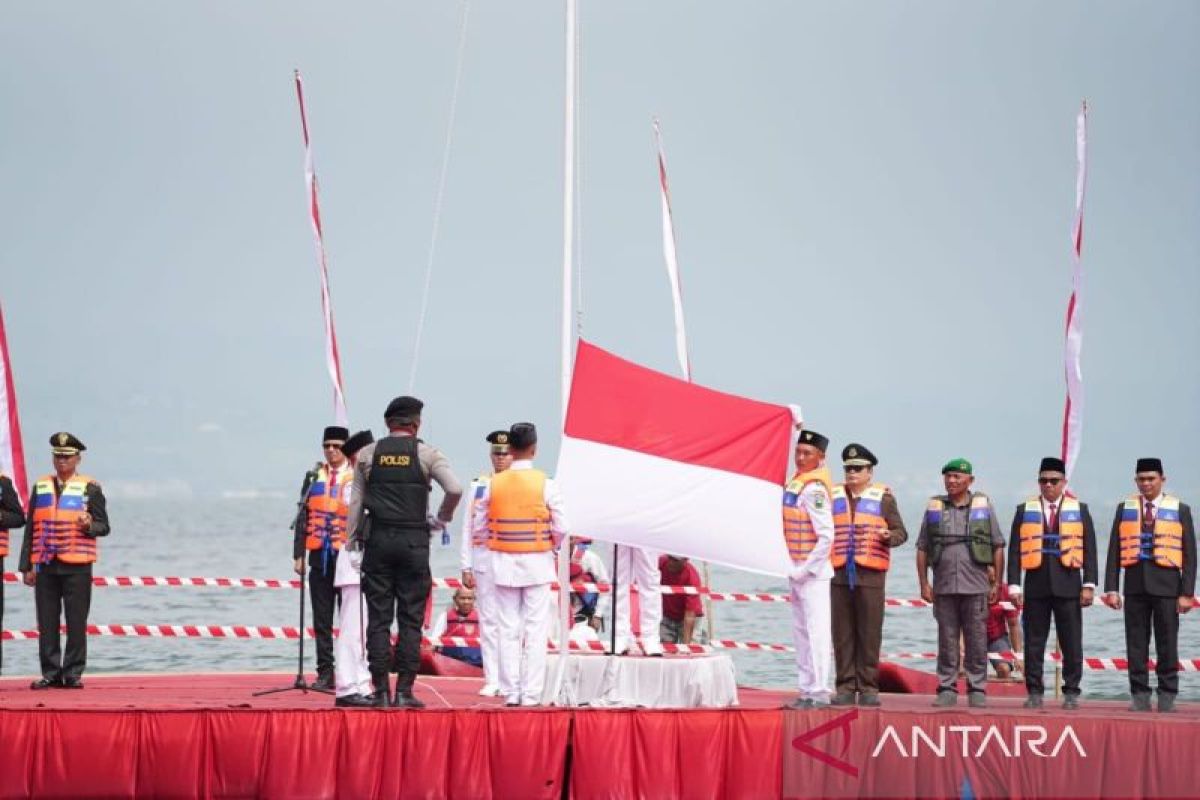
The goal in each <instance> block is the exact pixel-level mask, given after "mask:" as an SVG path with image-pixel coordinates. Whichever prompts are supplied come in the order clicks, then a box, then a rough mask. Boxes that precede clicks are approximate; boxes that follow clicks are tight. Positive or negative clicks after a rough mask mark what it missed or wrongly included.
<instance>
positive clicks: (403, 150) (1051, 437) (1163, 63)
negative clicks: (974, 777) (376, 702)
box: [0, 0, 1200, 505]
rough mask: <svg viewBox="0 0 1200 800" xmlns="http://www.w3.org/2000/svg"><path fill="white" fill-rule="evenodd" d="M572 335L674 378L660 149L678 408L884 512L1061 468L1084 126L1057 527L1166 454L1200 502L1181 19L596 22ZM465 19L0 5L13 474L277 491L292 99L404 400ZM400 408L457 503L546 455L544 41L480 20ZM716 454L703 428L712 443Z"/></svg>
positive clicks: (860, 11)
mask: <svg viewBox="0 0 1200 800" xmlns="http://www.w3.org/2000/svg"><path fill="white" fill-rule="evenodd" d="M581 5H582V6H583V10H582V22H583V48H584V51H583V52H584V56H583V62H584V63H583V97H582V104H583V105H582V108H583V111H582V142H583V148H582V170H583V177H582V184H583V188H582V199H581V202H582V212H581V213H582V231H581V235H582V242H583V244H582V249H583V273H584V290H583V297H584V315H583V327H584V335H585V336H586V337H588V338H589V339H590V340H592V341H593V342H595V343H597V344H599V345H601V346H603V347H606V348H609V349H611V350H614V351H616V352H617V353H619V354H621V355H623V356H626V357H629V358H632V359H634V360H637V361H639V362H641V363H644V364H647V365H649V366H653V367H657V368H660V369H663V370H667V371H674V370H675V369H676V366H675V359H674V350H673V347H674V345H673V338H672V317H671V305H670V294H669V290H668V285H667V281H666V277H665V273H664V269H663V265H662V255H661V243H660V238H659V237H660V234H659V218H658V198H657V195H656V173H655V170H654V161H653V158H654V153H653V143H652V138H651V128H650V122H651V118H652V116H653V115H658V116H659V117H660V118H661V119H662V124H663V129H664V133H665V137H666V143H667V152H668V159H669V166H670V170H671V180H672V189H673V193H674V198H673V199H674V204H675V214H676V222H677V226H678V238H679V252H680V259H681V267H682V271H683V277H684V287H685V302H686V310H687V319H688V324H689V332H690V335H691V349H692V361H693V365H694V371H695V378H696V380H698V381H700V382H702V383H705V384H707V385H710V386H713V387H715V388H718V389H722V390H725V391H730V392H735V393H739V394H745V395H748V396H752V397H755V398H759V399H763V400H769V401H774V402H799V403H801V404H802V405H803V406H804V408H805V411H806V415H807V417H808V420H809V424H810V426H811V427H813V428H814V429H817V430H820V431H822V432H824V433H826V434H828V435H829V436H831V437H832V438H833V440H834V443H835V447H837V448H840V447H841V445H842V444H844V443H846V442H847V441H848V440H851V439H855V440H858V441H861V442H863V443H865V444H867V445H868V446H870V447H871V448H872V449H874V450H875V452H876V453H877V454H878V455H879V456H880V458H881V459H882V462H883V463H882V465H881V468H880V470H879V472H878V475H879V477H880V478H882V479H884V480H888V481H891V482H893V483H897V484H898V485H900V486H901V487H903V488H905V489H906V490H907V491H922V492H923V491H927V490H928V491H933V490H935V489H937V488H938V486H939V485H940V481H939V479H938V469H939V467H940V465H941V464H942V463H943V462H944V461H945V460H947V459H948V458H950V457H953V456H957V455H965V456H967V457H969V458H971V459H973V460H974V461H975V462H976V465H977V470H978V472H979V473H980V481H979V486H980V487H981V488H984V489H989V490H991V491H992V492H993V493H994V494H996V495H997V496H998V498H999V499H1003V500H1005V501H1006V502H1007V501H1009V500H1013V501H1015V500H1016V498H1017V495H1018V494H1019V493H1021V492H1024V491H1026V490H1032V488H1033V484H1032V480H1031V478H1032V477H1033V475H1034V472H1035V470H1036V466H1037V460H1038V458H1039V457H1040V456H1042V455H1045V454H1050V453H1054V452H1056V451H1057V449H1058V437H1059V430H1060V424H1061V413H1062V395H1063V379H1062V355H1061V351H1062V327H1063V311H1064V306H1065V303H1066V298H1067V293H1068V290H1069V275H1070V249H1069V231H1070V224H1071V218H1072V214H1073V204H1074V177H1075V160H1074V125H1075V115H1076V112H1077V109H1078V106H1079V102H1080V100H1081V99H1082V98H1084V97H1086V98H1087V100H1088V102H1089V105H1090V108H1091V115H1090V126H1091V127H1090V133H1091V136H1090V141H1091V172H1090V185H1089V196H1088V205H1087V225H1086V233H1085V242H1084V258H1085V264H1086V270H1087V285H1086V291H1085V298H1084V300H1085V304H1086V319H1085V321H1084V325H1085V343H1084V369H1085V380H1086V385H1087V391H1088V400H1087V407H1086V411H1085V441H1084V449H1083V455H1082V459H1081V462H1080V464H1079V468H1078V471H1077V485H1078V488H1079V491H1080V492H1081V493H1082V494H1083V495H1084V496H1085V499H1086V498H1089V497H1095V500H1094V502H1097V503H1100V502H1103V503H1105V504H1106V505H1107V504H1108V503H1110V502H1111V501H1112V500H1115V498H1116V495H1118V494H1120V493H1122V492H1125V491H1127V490H1129V489H1130V488H1131V482H1130V480H1129V477H1130V475H1131V472H1132V464H1133V460H1134V459H1135V458H1136V457H1138V456H1141V455H1150V454H1156V455H1160V456H1162V457H1163V458H1164V460H1165V461H1166V464H1167V470H1168V475H1169V477H1170V479H1171V482H1172V485H1173V486H1174V487H1175V489H1176V490H1178V491H1179V492H1180V493H1181V494H1183V495H1184V496H1185V499H1187V497H1188V495H1189V494H1191V495H1192V497H1191V499H1192V500H1193V501H1196V502H1200V459H1198V458H1197V456H1196V454H1195V452H1194V448H1195V446H1196V444H1197V442H1198V441H1200V424H1198V422H1197V414H1196V408H1197V401H1198V400H1200V390H1198V387H1200V383H1198V379H1197V370H1196V366H1195V364H1196V362H1195V351H1196V346H1197V344H1198V342H1200V322H1198V321H1197V316H1196V314H1195V312H1194V307H1195V304H1196V302H1197V296H1198V290H1200V278H1198V277H1197V263H1198V257H1200V226H1198V224H1197V223H1198V222H1200V93H1198V92H1197V75H1200V48H1197V47H1196V46H1195V42H1196V40H1197V35H1198V34H1200V5H1197V4H1196V3H1192V2H1155V3H1137V4H1133V3H1126V2H1055V3H1045V2H1003V3H1001V2H993V3H973V4H965V3H961V2H957V1H955V2H924V3H898V2H897V3H865V2H864V3H841V2H828V3H808V2H797V1H796V0H786V1H784V0H779V1H778V2H765V1H764V2H755V1H753V0H752V1H751V2H741V3H730V2H720V3H718V2H709V1H708V0H660V1H658V2H646V0H604V1H603V2H600V1H599V0H582V2H581ZM460 8H461V6H460V5H459V3H457V2H452V0H441V1H440V2H430V1H429V0H422V1H420V2H393V3H350V2H345V3H317V2H256V3H233V2H220V3H183V2H172V3H161V2H150V1H149V0H147V1H146V2H105V3H93V2H63V3H15V2H10V3H6V4H5V9H4V13H3V19H2V21H0V114H2V116H0V120H2V122H0V145H2V146H0V173H2V174H3V176H4V182H3V189H0V225H2V226H3V237H2V239H0V302H2V303H3V306H4V311H5V314H6V317H7V322H8V332H9V344H10V348H11V352H12V358H13V362H14V363H13V367H14V370H15V374H16V379H17V388H18V393H19V399H20V402H21V414H22V419H23V423H24V432H25V439H26V444H27V447H28V449H29V451H30V454H31V455H30V458H29V468H30V470H31V471H33V472H40V471H44V470H45V469H46V468H47V467H48V457H47V454H46V445H45V440H46V436H47V435H48V434H49V433H50V432H52V431H55V430H59V429H69V430H71V431H73V432H75V433H76V434H78V435H79V436H80V437H81V438H82V439H83V440H84V441H85V442H87V444H88V445H89V447H90V450H89V454H88V459H87V461H86V464H85V466H86V468H87V470H88V471H89V472H91V473H93V474H95V475H97V476H99V477H101V478H102V479H104V481H105V482H106V484H107V485H108V486H109V487H110V492H112V493H117V494H120V493H122V492H125V493H128V492H131V491H134V490H138V489H140V490H155V491H187V490H189V488H190V490H191V491H194V492H196V493H198V494H208V493H212V492H222V491H228V490H240V489H253V488H258V489H277V488H287V489H288V490H289V491H290V490H291V488H292V487H293V485H294V484H296V483H297V482H298V480H299V478H300V477H301V475H302V474H303V471H304V468H305V467H306V465H307V464H309V463H311V461H312V460H313V459H314V458H316V457H317V456H318V455H319V454H320V451H319V439H320V433H321V428H322V426H323V425H325V424H327V422H329V421H330V419H331V414H332V402H331V393H330V389H329V384H328V379H327V377H326V374H325V366H324V360H323V351H322V328H321V312H320V298H319V291H318V278H317V270H316V265H315V261H314V256H313V249H312V243H311V238H310V233H309V228H308V220H307V218H306V213H305V202H304V192H303V172H302V155H303V154H302V147H301V140H300V131H299V123H298V116H297V109H296V101H295V93H294V91H293V87H292V70H293V68H297V67H298V68H300V69H301V70H302V71H303V73H304V75H305V79H306V85H307V91H308V98H307V99H308V103H309V111H310V123H311V126H312V134H313V137H314V143H315V147H316V156H317V166H318V172H319V175H320V178H321V182H322V190H323V197H322V201H323V212H324V219H325V225H326V232H327V244H328V249H329V258H330V271H331V282H332V288H333V299H334V308H335V314H336V320H337V325H338V330H339V334H340V343H341V350H342V354H343V366H344V370H345V380H346V390H347V397H348V402H349V408H350V415H351V424H352V426H353V427H354V428H360V427H366V426H368V425H369V426H372V427H374V428H376V430H377V431H378V430H379V429H380V428H381V427H382V420H381V415H382V411H383V408H384V406H385V404H386V403H387V401H388V399H390V398H391V397H392V396H393V395H396V394H401V393H403V392H404V391H405V389H406V386H407V382H408V373H409V369H410V364H411V358H412V355H411V354H412V340H413V334H414V331H415V328H416V318H417V312H418V307H419V295H420V287H421V282H422V279H423V273H424V267H425V258H426V251H427V247H428V243H429V235H430V229H431V223H432V216H433V206H434V195H435V190H436V183H437V174H438V168H439V165H440V163H441V153H442V146H443V142H444V140H445V135H446V121H447V114H448V109H449V103H450V95H451V86H452V84H453V77H454V62H455V48H456V43H457V36H458V21H459V17H460ZM469 19H470V23H469V32H468V41H467V46H466V61H465V68H464V73H463V80H462V89H461V96H460V100H459V117H458V124H457V126H456V129H455V132H454V148H453V152H452V156H451V160H450V171H449V180H448V184H447V187H446V197H445V204H444V208H443V213H442V227H441V239H440V242H439V248H438V253H439V256H438V260H437V262H436V265H435V271H434V275H433V283H432V295H431V299H430V315H429V318H428V323H427V326H426V340H425V347H424V351H423V355H422V358H421V360H420V363H419V380H418V384H417V387H416V393H417V394H418V395H419V396H421V397H423V398H424V399H425V400H426V401H427V404H428V405H427V409H426V412H427V413H426V426H425V429H424V431H423V434H424V436H425V438H427V439H429V440H431V441H432V442H433V443H435V444H437V445H439V446H441V447H442V448H443V449H444V450H446V451H447V453H448V454H449V455H450V457H451V459H452V460H453V461H454V462H455V464H456V465H457V467H458V469H459V471H460V473H462V474H463V476H464V477H469V475H470V474H471V473H473V472H474V471H477V470H479V469H481V468H482V467H483V466H484V464H485V450H484V448H485V445H484V443H483V441H482V436H483V435H484V434H485V433H486V432H487V431H489V430H491V429H493V428H495V427H498V426H501V425H506V424H508V423H509V422H512V421H515V420H517V419H529V420H532V421H535V422H537V423H539V424H540V425H541V426H542V428H543V430H544V431H545V433H546V435H545V436H544V442H545V445H544V448H543V457H544V460H545V461H546V462H547V463H549V464H552V463H553V459H554V458H555V457H556V451H557V436H556V435H555V433H554V430H555V427H556V424H557V420H558V414H559V409H558V406H559V394H558V373H559V365H558V352H559V350H558V348H559V340H558V330H559V327H558V326H559V293H560V291H561V289H560V283H559V273H560V251H561V246H562V245H561V226H562V223H561V210H560V209H561V180H562V169H561V159H562V142H561V140H562V106H563V42H562V39H563V37H562V32H563V26H564V20H563V4H562V3H561V2H557V0H556V1H555V2H551V1H550V0H542V1H540V2H531V1H529V0H508V1H507V2H503V3H499V2H472V3H470V15H469ZM714 424H720V421H719V420H714Z"/></svg>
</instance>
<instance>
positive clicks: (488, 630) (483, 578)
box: [461, 431, 512, 697]
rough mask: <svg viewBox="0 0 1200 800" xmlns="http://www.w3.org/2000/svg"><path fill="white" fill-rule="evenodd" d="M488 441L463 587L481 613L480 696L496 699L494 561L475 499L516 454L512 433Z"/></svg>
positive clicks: (470, 511) (473, 492)
mask: <svg viewBox="0 0 1200 800" xmlns="http://www.w3.org/2000/svg"><path fill="white" fill-rule="evenodd" d="M487 441H488V443H489V444H490V445H491V453H490V455H489V457H490V458H491V460H492V471H491V474H488V475H480V476H479V477H478V478H476V479H475V480H473V481H471V487H470V488H469V489H468V490H467V498H468V501H467V502H468V503H469V504H470V505H469V506H468V508H467V516H466V519H465V520H463V531H462V558H461V562H462V583H463V586H466V587H467V588H468V589H474V590H475V608H476V609H477V610H478V611H479V647H480V651H481V652H482V654H483V688H482V689H480V690H479V693H480V694H481V695H483V696H484V697H495V696H496V695H498V694H500V687H499V685H498V684H499V680H500V678H499V666H498V664H497V658H498V655H497V653H498V649H499V641H500V628H499V624H498V622H497V619H496V597H495V590H494V589H495V587H494V582H493V580H492V570H491V568H490V567H489V566H488V562H489V561H490V560H491V559H490V558H489V552H488V546H487V537H488V531H487V527H486V526H485V527H482V528H476V527H475V500H476V498H477V497H479V496H481V495H482V494H483V490H484V487H485V486H486V485H487V483H488V481H489V480H491V478H492V476H494V475H498V474H500V473H501V472H504V471H505V470H506V469H508V468H509V466H511V465H512V452H511V451H510V450H509V447H508V431H492V432H491V433H489V434H488V435H487Z"/></svg>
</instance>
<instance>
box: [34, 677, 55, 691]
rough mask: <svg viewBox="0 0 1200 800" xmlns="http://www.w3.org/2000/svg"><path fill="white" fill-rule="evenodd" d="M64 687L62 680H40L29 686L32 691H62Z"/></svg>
mask: <svg viewBox="0 0 1200 800" xmlns="http://www.w3.org/2000/svg"><path fill="white" fill-rule="evenodd" d="M62 685H63V682H62V678H38V679H37V680H36V681H34V682H33V683H31V684H29V688H30V689H61V688H62Z"/></svg>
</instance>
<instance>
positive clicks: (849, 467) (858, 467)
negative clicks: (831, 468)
mask: <svg viewBox="0 0 1200 800" xmlns="http://www.w3.org/2000/svg"><path fill="white" fill-rule="evenodd" d="M867 468H868V467H867V466H866V465H865V464H844V465H842V469H844V470H846V472H862V471H863V470H864V469H867Z"/></svg>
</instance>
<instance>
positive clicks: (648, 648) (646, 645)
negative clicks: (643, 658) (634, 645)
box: [642, 639, 663, 656]
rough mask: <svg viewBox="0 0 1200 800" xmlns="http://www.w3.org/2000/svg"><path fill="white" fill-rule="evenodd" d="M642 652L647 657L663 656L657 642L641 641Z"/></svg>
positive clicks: (660, 646)
mask: <svg viewBox="0 0 1200 800" xmlns="http://www.w3.org/2000/svg"><path fill="white" fill-rule="evenodd" d="M642 652H643V653H644V654H645V655H648V656H661V655H662V654H663V646H662V642H660V641H658V640H656V639H655V640H650V641H646V640H642Z"/></svg>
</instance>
